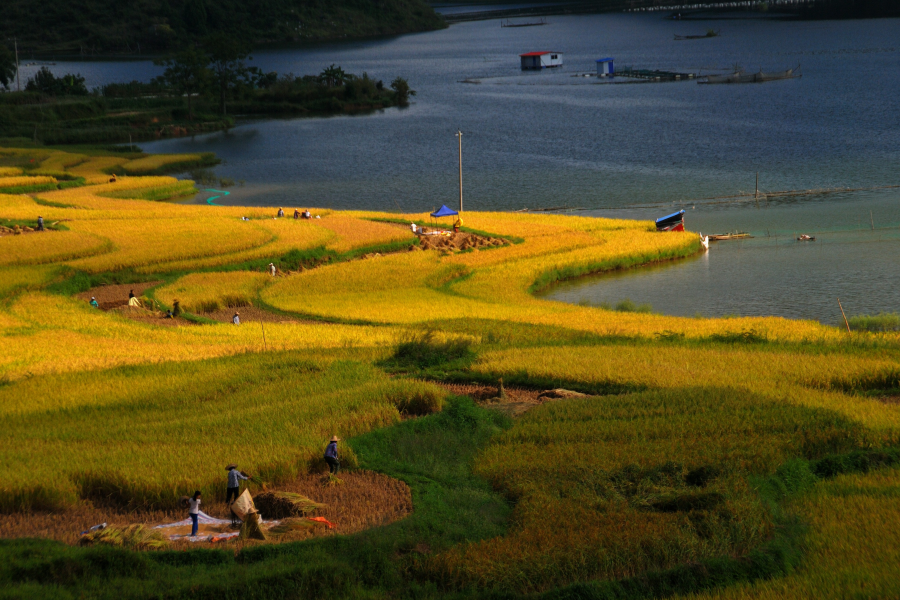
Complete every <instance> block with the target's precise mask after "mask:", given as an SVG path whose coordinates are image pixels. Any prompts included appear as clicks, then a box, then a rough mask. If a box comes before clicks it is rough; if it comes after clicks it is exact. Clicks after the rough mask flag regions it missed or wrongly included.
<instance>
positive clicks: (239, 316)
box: [231, 312, 241, 325]
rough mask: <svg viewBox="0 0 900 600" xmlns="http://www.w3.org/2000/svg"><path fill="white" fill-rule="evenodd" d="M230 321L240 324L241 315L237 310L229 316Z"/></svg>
mask: <svg viewBox="0 0 900 600" xmlns="http://www.w3.org/2000/svg"><path fill="white" fill-rule="evenodd" d="M231 322H232V323H234V324H235V325H240V324H241V315H240V314H239V313H237V312H236V313H234V316H233V317H231Z"/></svg>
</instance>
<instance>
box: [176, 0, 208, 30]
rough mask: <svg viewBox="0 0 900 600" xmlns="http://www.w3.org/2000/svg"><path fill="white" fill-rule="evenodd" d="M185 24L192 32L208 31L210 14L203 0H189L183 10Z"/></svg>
mask: <svg viewBox="0 0 900 600" xmlns="http://www.w3.org/2000/svg"><path fill="white" fill-rule="evenodd" d="M182 17H183V18H184V24H185V26H186V27H187V30H188V31H189V32H190V33H195V34H200V35H203V34H205V33H206V22H207V20H208V18H209V15H208V14H207V12H206V4H205V3H204V2H203V0H188V1H187V2H185V4H184V10H183V11H182Z"/></svg>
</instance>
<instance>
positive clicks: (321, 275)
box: [0, 149, 900, 598]
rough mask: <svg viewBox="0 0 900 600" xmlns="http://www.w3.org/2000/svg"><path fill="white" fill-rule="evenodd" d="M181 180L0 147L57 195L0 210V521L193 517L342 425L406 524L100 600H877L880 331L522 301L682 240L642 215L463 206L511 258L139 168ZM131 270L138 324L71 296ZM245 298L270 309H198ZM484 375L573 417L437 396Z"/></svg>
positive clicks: (38, 579) (890, 420)
mask: <svg viewBox="0 0 900 600" xmlns="http://www.w3.org/2000/svg"><path fill="white" fill-rule="evenodd" d="M195 160H197V157H193V156H187V157H171V156H170V157H137V156H101V155H95V154H75V153H65V152H61V151H56V150H44V149H34V150H33V149H0V178H2V179H7V180H9V181H15V182H16V183H21V182H23V181H37V179H29V178H40V181H41V184H42V185H43V184H53V182H51V181H49V179H51V178H52V179H53V181H54V182H56V183H57V184H59V186H57V188H54V189H46V190H37V191H32V192H29V193H27V194H24V195H23V194H16V195H2V194H0V220H3V221H4V222H10V223H13V222H15V223H22V224H25V223H30V222H33V221H34V220H35V219H36V218H37V215H38V214H40V215H41V216H43V217H44V220H45V222H46V223H48V224H53V227H54V229H53V230H49V231H45V232H40V233H37V232H35V233H22V234H19V235H14V234H10V235H3V236H2V237H0V295H2V304H0V426H2V428H3V431H4V432H5V439H6V442H7V443H5V444H2V445H0V511H2V512H4V513H7V514H12V515H28V514H30V513H41V512H42V511H51V512H53V513H55V514H66V511H72V514H75V513H76V512H77V511H79V510H80V511H84V510H86V508H85V507H89V508H90V510H91V511H94V510H102V509H104V508H108V509H109V510H118V511H127V510H132V511H148V510H175V509H176V508H177V499H178V497H179V496H180V495H182V494H185V493H190V492H191V491H192V490H194V489H201V490H202V491H203V493H204V497H205V498H208V499H209V502H210V504H214V503H217V502H219V501H220V499H221V496H223V495H224V490H223V489H222V481H221V480H222V473H221V470H222V469H221V466H222V465H223V464H224V463H226V462H230V461H232V460H240V462H241V465H242V468H244V469H246V470H248V471H250V472H253V473H256V474H260V476H261V477H264V478H265V479H266V480H267V481H268V482H270V483H273V484H279V483H280V484H283V485H289V484H291V482H296V481H298V480H300V479H302V478H304V477H307V476H308V473H309V472H310V471H311V470H312V471H317V470H319V469H321V468H323V464H322V460H321V452H322V447H323V444H324V440H326V439H327V438H328V437H329V436H331V435H335V434H338V435H340V436H341V437H343V438H352V439H351V440H350V442H349V443H348V444H346V445H345V446H343V448H344V459H345V465H346V466H347V467H354V466H356V465H363V466H366V465H368V466H372V467H373V468H377V469H379V470H380V471H382V472H383V473H387V474H388V475H390V476H392V477H397V478H400V479H402V480H403V481H404V482H406V484H408V485H409V487H410V488H411V489H412V502H413V513H412V515H411V516H410V517H408V518H407V519H405V520H402V521H399V522H398V523H395V524H394V525H390V526H385V527H384V528H380V529H373V530H369V531H367V532H364V533H361V534H359V536H360V537H346V538H343V537H341V536H337V537H335V538H334V541H332V542H327V543H325V542H321V544H320V545H316V544H319V542H316V543H315V544H312V543H305V542H304V543H298V544H294V545H291V544H285V545H284V546H283V548H282V549H280V550H277V551H276V550H271V551H269V550H266V551H265V552H270V554H262V552H263V551H260V554H252V553H249V554H247V555H246V557H247V558H246V561H247V562H246V563H241V564H242V565H245V566H242V567H241V569H242V570H241V571H240V572H241V573H243V574H246V575H247V577H249V578H250V579H252V580H253V581H255V582H257V583H259V582H262V583H259V585H260V586H261V587H259V588H253V587H252V586H249V587H241V586H242V585H244V584H243V583H242V582H243V580H240V579H238V575H234V574H233V573H234V572H233V571H226V569H229V568H232V567H234V566H235V563H229V562H228V560H232V559H233V553H232V558H230V559H228V560H226V559H222V560H223V561H225V562H222V563H221V564H219V563H216V565H218V566H216V565H212V566H207V567H203V568H202V569H199V570H198V571H197V572H196V573H191V574H187V573H185V572H182V571H178V572H177V573H176V572H175V571H166V574H158V573H157V571H154V570H153V569H156V568H157V567H145V568H146V569H147V571H146V572H147V573H157V574H156V575H147V576H146V579H140V578H141V577H143V576H137V575H134V576H133V577H137V579H128V578H129V577H132V575H121V574H119V575H114V576H115V577H120V576H121V578H122V579H121V582H124V583H122V585H125V586H126V587H124V588H122V589H130V590H132V591H134V590H136V589H138V588H140V586H143V585H146V586H151V587H150V588H147V589H151V588H152V589H154V590H156V591H155V592H154V593H157V592H158V593H160V594H162V593H163V592H164V591H165V592H166V593H171V595H173V597H177V596H179V595H189V593H190V590H193V589H196V586H210V587H209V588H208V589H210V590H216V591H215V593H216V594H218V593H220V592H222V589H221V588H220V587H216V586H221V585H225V583H223V582H226V583H228V584H229V585H231V586H232V588H230V589H240V590H241V593H242V595H245V596H246V597H253V596H255V595H258V596H260V597H264V596H265V594H266V593H268V592H269V591H271V590H274V589H276V588H277V589H278V590H279V592H278V593H282V592H283V593H284V594H285V595H291V594H299V593H300V592H298V591H297V590H299V589H301V588H302V589H303V590H305V591H304V592H303V593H307V594H308V595H309V594H312V595H315V594H319V595H331V596H335V597H349V596H353V595H356V596H357V597H378V596H380V595H391V594H394V595H397V596H399V597H412V596H416V595H419V596H420V597H443V596H444V595H446V594H458V595H460V597H464V596H471V597H478V596H479V594H483V593H484V594H488V593H494V592H497V593H500V592H503V593H508V594H545V595H546V596H545V597H548V598H551V597H651V596H653V597H656V596H665V595H673V594H681V595H682V596H684V597H729V598H744V597H748V598H750V597H754V598H757V597H758V598H768V597H785V596H787V597H808V596H810V595H814V596H822V597H845V595H844V593H843V591H846V592H847V594H848V595H858V596H869V597H876V596H877V597H890V596H894V595H897V593H898V590H897V587H896V583H895V579H896V578H895V577H893V575H892V574H894V571H895V563H896V560H895V558H896V555H897V548H896V547H895V546H896V544H894V543H893V538H895V537H896V536H893V537H891V536H890V535H888V534H884V533H882V532H884V531H890V530H892V529H893V528H895V526H896V525H897V514H896V512H897V510H896V509H897V499H896V495H897V494H896V493H895V492H896V489H895V488H896V487H897V485H896V481H895V480H896V478H897V475H896V471H894V470H892V469H891V468H890V466H891V465H893V464H895V463H896V462H897V461H896V460H895V459H894V458H892V457H896V456H895V455H896V451H895V447H896V446H897V444H898V441H900V440H898V437H900V413H898V406H900V405H898V404H897V403H896V401H894V400H892V399H896V397H897V396H900V375H898V373H900V368H898V359H900V336H898V334H897V333H881V334H873V333H865V332H856V333H853V334H850V335H848V334H847V332H846V331H841V330H839V329H837V328H833V327H829V326H824V325H821V324H819V323H815V322H809V321H790V320H787V319H781V318H729V319H701V318H680V317H668V316H661V315H655V314H651V313H633V312H632V313H629V312H618V311H612V310H604V309H602V308H593V307H584V306H570V305H563V304H558V303H554V302H550V301H544V300H538V299H536V298H535V297H534V296H532V294H531V292H533V291H534V290H536V289H540V288H542V287H545V286H548V285H552V284H553V283H554V282H555V281H558V280H560V279H565V278H570V277H575V276H578V275H580V274H585V273H590V272H599V271H604V270H611V269H620V268H637V267H639V266H640V265H643V264H646V263H651V262H659V261H668V260H677V259H678V258H680V257H684V256H687V255H690V254H693V253H696V252H699V251H701V249H700V245H699V241H698V236H696V235H695V234H692V233H690V232H685V233H666V234H659V233H656V232H655V231H653V227H652V224H651V223H648V222H636V221H622V220H609V219H594V218H583V217H571V216H555V215H528V214H505V213H472V214H467V215H466V217H465V222H466V225H467V226H468V227H471V228H472V230H474V231H479V232H486V233H488V234H490V235H491V236H492V237H496V238H502V239H504V240H507V241H508V242H509V243H507V244H505V245H503V246H499V247H491V248H489V249H487V248H484V249H470V250H465V251H462V252H452V251H444V252H441V251H435V250H425V251H423V250H422V249H421V247H420V246H419V244H418V240H417V238H416V237H415V236H413V234H412V233H411V232H410V231H409V229H408V228H406V227H404V226H402V223H403V222H422V221H423V219H422V217H423V215H421V214H408V215H398V214H386V213H375V212H346V213H337V212H332V211H327V210H315V211H314V212H315V213H316V214H318V215H319V216H320V218H319V219H313V220H309V221H305V220H294V219H292V218H287V219H276V218H275V209H267V208H236V207H235V208H230V207H214V206H206V205H199V206H198V205H189V204H177V203H162V202H159V201H158V200H161V199H168V198H172V197H178V196H180V195H184V194H185V193H187V192H189V191H190V190H191V189H192V186H191V184H190V183H189V182H184V181H179V180H176V179H175V178H172V177H166V176H163V175H155V174H154V175H146V176H143V175H140V174H141V173H157V172H159V170H160V169H162V168H165V166H166V165H178V164H183V163H189V162H191V161H195ZM51 171H52V173H54V174H50V173H51ZM111 172H116V173H119V175H118V176H117V180H116V181H115V182H114V183H110V181H109V179H110V176H111V175H110V174H111ZM2 179H0V182H2ZM65 182H67V183H69V184H71V185H69V186H68V187H65V189H58V188H59V187H61V186H62V183H65ZM386 221H392V222H386ZM269 263H273V264H275V265H276V269H277V270H276V276H274V277H273V276H272V275H271V274H270V273H269V272H268V270H267V269H268V265H269ZM141 281H148V282H149V281H153V282H158V283H154V286H153V287H149V288H147V289H146V290H143V289H142V292H143V293H142V294H141V295H142V296H144V299H143V302H144V303H145V306H144V307H143V308H139V309H136V310H139V311H144V312H143V313H141V314H142V315H143V316H142V318H141V319H130V318H128V317H127V314H126V313H125V312H121V311H120V312H116V311H108V312H106V311H103V310H98V309H94V308H92V307H91V306H89V305H88V304H87V302H86V301H85V298H89V297H90V290H91V289H94V288H93V286H98V285H103V284H120V285H124V284H130V283H131V282H141ZM176 299H177V300H179V302H180V305H181V307H182V308H183V309H185V310H186V311H187V313H188V314H187V315H186V316H182V317H179V318H178V320H177V322H178V323H180V324H184V325H187V324H189V323H192V325H191V326H181V327H161V326H160V325H161V323H162V314H161V313H159V312H157V311H156V310H155V308H153V307H154V306H155V304H154V303H156V304H158V305H160V306H162V307H163V308H170V307H172V306H173V305H174V302H175V300H176ZM124 302H125V299H124V298H123V300H122V303H123V304H124ZM241 307H252V308H253V311H256V314H263V313H265V314H268V315H271V316H272V318H271V319H258V320H256V321H248V322H245V323H244V324H242V325H239V326H236V325H232V324H231V323H220V322H217V321H214V320H212V319H208V318H205V317H204V315H212V314H218V313H219V312H221V311H226V312H227V311H230V310H234V309H237V308H241ZM186 318H187V319H191V320H190V321H188V320H185V319H186ZM501 378H502V379H503V380H504V381H506V382H507V384H509V385H514V386H519V387H520V388H527V389H530V390H535V391H538V390H541V389H545V388H550V387H564V388H569V389H575V390H578V391H581V392H583V393H585V394H586V396H584V397H580V398H575V399H569V400H558V401H552V402H549V401H548V402H546V403H544V404H541V405H538V403H537V402H536V401H535V402H534V404H535V407H534V408H531V409H530V410H528V411H527V412H525V413H524V414H523V415H522V416H519V417H517V418H516V419H515V421H514V422H510V421H508V420H506V418H505V417H502V416H501V415H500V414H499V413H496V412H493V411H490V410H485V409H483V408H479V407H477V406H474V405H471V403H467V402H466V401H464V400H459V399H457V398H455V397H453V396H452V395H448V393H447V392H446V390H445V388H441V387H439V385H438V384H439V383H446V382H453V383H455V384H459V386H460V387H457V388H455V389H466V388H465V387H464V386H465V385H470V386H471V385H475V384H477V385H479V386H482V387H485V386H488V387H489V386H495V385H497V384H498V382H499V380H500V379H501ZM485 406H491V405H490V403H488V404H486V405H485ZM442 409H444V410H443V412H441V411H442ZM425 415H430V416H425ZM413 417H417V418H413ZM842 457H843V458H842ZM847 457H849V458H847ZM842 461H843V462H842ZM834 465H843V466H841V467H840V468H838V467H835V466H834ZM848 465H849V466H848ZM875 467H879V468H882V467H883V468H882V469H881V470H873V471H872V472H871V473H867V471H868V470H869V469H870V468H871V469H875ZM835 476H837V477H835ZM78 514H82V513H78ZM85 514H87V513H85ZM89 514H96V513H94V512H90V513H89ZM404 514H405V513H404ZM48 522H49V521H48ZM54 522H58V521H54ZM366 522H367V523H368V522H369V521H366ZM17 531H19V530H18V529H17ZM798 532H799V533H798ZM60 539H69V538H66V537H64V536H63V537H61V538H60ZM30 543H35V544H36V543H37V542H27V543H26V542H24V541H18V542H8V543H6V542H5V544H7V545H5V546H4V545H0V553H2V552H8V556H9V557H10V558H9V559H8V560H7V561H5V563H8V564H15V565H18V566H16V567H15V568H13V567H9V569H7V570H4V569H6V567H0V580H3V581H5V582H6V583H9V584H10V585H15V586H20V587H19V588H16V589H21V590H31V592H29V593H32V592H33V593H34V594H35V595H39V594H40V593H41V592H44V591H46V590H47V589H49V588H48V587H44V586H45V585H46V586H62V587H61V588H60V589H63V588H64V589H65V590H67V591H66V593H69V592H71V593H82V592H84V593H87V594H88V595H99V596H102V595H104V594H107V591H108V590H107V588H106V587H104V584H103V583H102V582H100V581H99V580H94V579H91V577H92V576H90V575H88V576H85V577H86V578H79V577H77V576H72V577H74V579H65V578H57V575H56V574H54V573H56V572H55V571H53V570H52V569H50V570H46V569H44V571H41V569H39V568H38V567H34V569H36V570H34V569H33V570H29V569H32V567H29V566H28V565H30V564H32V563H27V561H28V560H32V558H27V557H33V556H38V557H52V556H57V554H53V553H55V552H69V551H70V550H59V549H58V548H57V547H55V546H54V547H53V549H51V548H50V547H49V546H48V547H44V546H40V548H42V549H41V550H40V551H32V550H28V549H27V548H26V545H27V544H30ZM344 544H346V545H344ZM30 547H31V546H29V548H30ZM36 547H37V546H36ZM357 547H358V548H362V549H364V550H359V551H358V553H355V552H357V551H356V550H353V549H352V548H357ZM779 548H782V550H783V551H782V550H779ZM784 548H786V550H784ZM873 549H874V550H873ZM250 550H252V548H250ZM250 550H245V551H242V553H243V552H250ZM73 552H74V551H73ZM242 555H243V554H242ZM795 555H802V556H803V559H802V561H800V560H799V559H795V558H792V557H794V556H795ZM67 556H68V555H67ZM72 556H76V555H74V554H73V555H72ZM77 556H78V557H82V556H88V555H77ZM376 556H377V557H379V558H378V559H377V560H376V559H374V558H372V557H376ZM253 557H256V558H253ZM35 560H37V559H35ZM41 560H43V559H41ZM47 560H50V558H47ZM54 560H55V559H54ZM72 560H81V558H73V559H72ZM85 560H87V559H85ZM135 560H144V559H143V558H141V559H135ZM217 560H218V559H217ZM241 560H245V559H241ZM854 560H856V561H857V563H854ZM22 561H26V562H22ZM755 561H756V562H755ZM26 563H27V564H26ZM376 563H377V564H376ZM35 564H37V563H35ZM41 564H43V563H41ZM142 564H143V563H142ZM148 564H149V563H148ZM252 565H256V566H252ZM322 565H325V566H322ZM698 565H699V566H698ZM748 565H750V566H748ZM760 565H761V566H760ZM798 565H799V566H798ZM854 565H856V566H854ZM166 568H167V569H168V568H169V567H166ZM172 569H175V567H172ZM204 569H206V570H204ZM217 569H219V570H217ZM254 569H257V570H254ZM315 569H319V570H318V571H315ZM45 571H46V572H45ZM332 571H333V572H336V573H340V574H341V576H340V577H335V578H329V577H327V576H326V577H324V578H323V576H322V573H323V572H332ZM41 573H44V574H41ZM47 573H49V574H47ZM116 573H118V572H116ZM226 573H231V574H226ZM316 573H318V575H317V574H316ZM376 573H378V575H376ZM704 573H705V575H704ZM111 576H112V575H111ZM42 577H44V579H42ZM60 577H62V576H60ZM47 578H49V579H47ZM254 578H255V579H254ZM126 579H127V582H130V583H127V582H126ZM117 581H118V580H117ZM248 581H249V579H248ZM304 582H305V583H304ZM311 582H316V583H311ZM126 583H127V585H126ZM713 584H716V585H718V586H719V587H717V588H713ZM169 585H172V586H174V587H172V588H171V589H169V588H168V587H167V586H169ZM270 585H271V586H273V587H271V588H268V587H266V586H270ZM29 586H30V587H29ZM92 586H93V587H92ZM128 586H134V587H128ZM152 586H158V587H155V588H154V587H152ZM179 586H180V587H179ZM234 586H237V587H234ZM277 586H284V587H277ZM292 586H293V587H292ZM298 586H300V587H298ZM302 586H308V587H302ZM309 586H312V587H309ZM315 586H318V587H315ZM604 586H606V587H604ZM610 586H613V587H610ZM616 586H618V587H616ZM54 589H55V588H54ZM261 590H262V591H261ZM266 590H268V591H266ZM310 590H317V591H310ZM610 590H613V591H610ZM615 590H619V591H615ZM629 590H630V591H629ZM641 590H643V591H641ZM841 590H843V591H841ZM607 592H608V594H607ZM614 592H615V593H616V594H619V596H609V594H613V593H614ZM620 592H621V593H620ZM626 592H627V593H626ZM23 593H24V592H23ZM110 593H111V592H110ZM135 593H137V592H135ZM211 593H212V592H211ZM272 593H274V592H272ZM603 594H607V595H606V596H604V595H603ZM628 594H631V596H628ZM107 595H108V594H107ZM126 595H128V594H127V593H126Z"/></svg>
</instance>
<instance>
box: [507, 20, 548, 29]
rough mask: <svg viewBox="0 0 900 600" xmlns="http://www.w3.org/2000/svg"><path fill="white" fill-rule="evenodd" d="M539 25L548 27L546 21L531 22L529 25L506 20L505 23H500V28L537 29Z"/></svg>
mask: <svg viewBox="0 0 900 600" xmlns="http://www.w3.org/2000/svg"><path fill="white" fill-rule="evenodd" d="M541 25H549V23H548V22H547V19H541V20H540V21H531V22H529V23H513V22H512V21H510V20H509V19H506V21H500V27H539V26H541Z"/></svg>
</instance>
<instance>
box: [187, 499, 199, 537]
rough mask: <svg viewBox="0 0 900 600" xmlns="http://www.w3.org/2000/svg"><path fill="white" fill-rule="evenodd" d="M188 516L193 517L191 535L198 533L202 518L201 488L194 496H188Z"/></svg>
mask: <svg viewBox="0 0 900 600" xmlns="http://www.w3.org/2000/svg"><path fill="white" fill-rule="evenodd" d="M188 506H189V508H188V516H190V517H191V537H194V536H195V535H197V527H198V526H199V523H198V519H199V518H200V490H197V491H196V492H194V495H193V497H191V498H188Z"/></svg>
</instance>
